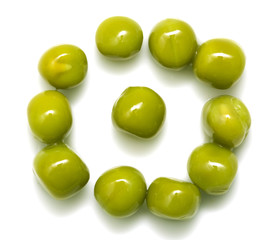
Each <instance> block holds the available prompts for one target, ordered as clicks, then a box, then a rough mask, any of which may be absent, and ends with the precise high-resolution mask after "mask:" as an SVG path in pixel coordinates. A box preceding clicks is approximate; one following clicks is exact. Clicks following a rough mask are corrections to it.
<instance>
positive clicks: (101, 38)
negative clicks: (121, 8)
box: [96, 16, 143, 60]
mask: <svg viewBox="0 0 273 240" xmlns="http://www.w3.org/2000/svg"><path fill="white" fill-rule="evenodd" d="M142 41H143V33H142V29H141V27H140V26H139V25H138V24H137V23H136V22H135V21H134V20H132V19H130V18H128V17H120V16H117V17H110V18H108V19H106V20H104V21H103V22H102V23H101V24H100V25H99V27H98V29H97V32H96V44H97V48H98V50H99V51H100V53H101V54H103V55H105V56H107V57H110V58H112V59H118V60H121V59H128V58H131V57H133V56H135V55H136V54H137V53H138V52H139V51H140V49H141V46H142Z"/></svg>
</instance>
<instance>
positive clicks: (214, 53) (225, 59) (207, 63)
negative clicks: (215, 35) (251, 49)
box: [193, 38, 245, 89]
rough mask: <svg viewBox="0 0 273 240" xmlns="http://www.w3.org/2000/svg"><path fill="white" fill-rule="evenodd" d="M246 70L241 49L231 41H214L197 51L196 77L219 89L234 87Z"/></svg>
mask: <svg viewBox="0 0 273 240" xmlns="http://www.w3.org/2000/svg"><path fill="white" fill-rule="evenodd" d="M244 68H245V55H244V52H243V50H242V49H241V47H240V46H239V45H238V44H237V43H236V42H234V41H232V40H229V39H221V38H220V39H212V40H209V41H207V42H205V43H203V44H202V45H201V46H200V48H199V49H198V51H197V55H196V58H195V60H194V64H193V69H194V73H195V75H196V77H197V78H198V79H200V80H201V81H204V82H206V83H208V84H210V85H211V86H212V87H215V88H218V89H227V88H230V87H231V86H232V85H234V84H235V83H236V82H237V81H238V79H239V78H240V76H241V75H242V73H243V71H244Z"/></svg>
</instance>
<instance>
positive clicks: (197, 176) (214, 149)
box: [188, 143, 238, 195]
mask: <svg viewBox="0 0 273 240" xmlns="http://www.w3.org/2000/svg"><path fill="white" fill-rule="evenodd" d="M237 167H238V163H237V158H236V156H235V155H234V153H232V152H231V151H230V150H228V149H226V148H224V147H222V146H220V145H217V144H215V143H206V144H204V145H202V146H199V147H197V148H196V149H194V151H193V152H192V153H191V155H190V157H189V160H188V173H189V176H190V178H191V180H192V182H193V183H195V184H196V185H197V186H198V187H200V188H201V189H202V190H204V191H205V192H206V193H208V194H211V195H220V194H224V193H226V192H227V191H228V190H229V188H230V186H231V184H232V182H233V179H234V177H235V175H236V172H237Z"/></svg>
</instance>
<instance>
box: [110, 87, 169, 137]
mask: <svg viewBox="0 0 273 240" xmlns="http://www.w3.org/2000/svg"><path fill="white" fill-rule="evenodd" d="M165 112H166V107H165V103H164V101H163V100H162V98H161V97H160V96H159V95H158V94H157V93H156V92H154V91H153V90H152V89H150V88H147V87H129V88H127V89H126V90H125V91H124V92H123V93H122V94H121V96H120V97H119V98H118V99H117V101H116V102H115V104H114V106H113V109H112V120H113V123H114V125H115V126H116V127H117V128H118V129H120V130H122V131H125V132H128V133H131V134H133V135H136V136H138V137H141V138H151V137H153V136H154V135H155V134H156V133H157V132H158V131H159V129H160V128H161V126H162V124H163V122H164V119H165Z"/></svg>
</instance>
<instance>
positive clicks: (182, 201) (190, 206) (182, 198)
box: [146, 177, 201, 220]
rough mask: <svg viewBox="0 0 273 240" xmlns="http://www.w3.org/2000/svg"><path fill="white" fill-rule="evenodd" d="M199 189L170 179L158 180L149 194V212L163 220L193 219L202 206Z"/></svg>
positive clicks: (153, 183)
mask: <svg viewBox="0 0 273 240" xmlns="http://www.w3.org/2000/svg"><path fill="white" fill-rule="evenodd" d="M200 199H201V196H200V192H199V189H198V188H197V187H196V186H195V185H194V184H192V183H189V182H184V181H180V180H176V179H170V178H163V177H161V178H157V179H156V180H154V181H153V182H152V183H151V185H150V187H149V189H148V192H147V197H146V203H147V206H148V208H149V210H150V211H151V212H152V213H153V214H155V215H157V216H159V217H162V218H168V219H173V220H183V219H189V218H192V217H193V216H194V215H195V214H196V213H197V210H198V208H199V205H200Z"/></svg>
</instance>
